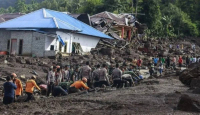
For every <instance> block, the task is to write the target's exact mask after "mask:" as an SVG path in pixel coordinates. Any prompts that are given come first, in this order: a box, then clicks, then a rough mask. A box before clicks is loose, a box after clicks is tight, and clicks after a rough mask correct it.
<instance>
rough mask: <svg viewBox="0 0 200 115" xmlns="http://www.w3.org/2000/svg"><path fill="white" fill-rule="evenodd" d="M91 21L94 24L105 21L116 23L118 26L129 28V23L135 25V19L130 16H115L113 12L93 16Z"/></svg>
mask: <svg viewBox="0 0 200 115" xmlns="http://www.w3.org/2000/svg"><path fill="white" fill-rule="evenodd" d="M90 18H91V21H92V22H94V23H98V22H99V21H100V20H102V19H105V20H106V21H107V23H112V22H113V21H114V23H116V25H126V26H129V22H132V23H134V21H135V17H134V16H132V15H130V14H114V13H111V12H107V11H104V12H101V13H98V14H95V15H92V16H91V17H90Z"/></svg>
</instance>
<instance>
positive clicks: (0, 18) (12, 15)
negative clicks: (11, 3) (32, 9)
mask: <svg viewBox="0 0 200 115" xmlns="http://www.w3.org/2000/svg"><path fill="white" fill-rule="evenodd" d="M23 15H24V14H23V13H10V14H0V23H2V22H5V21H8V20H11V19H14V18H17V17H19V16H23Z"/></svg>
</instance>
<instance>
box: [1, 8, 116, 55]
mask: <svg viewBox="0 0 200 115" xmlns="http://www.w3.org/2000/svg"><path fill="white" fill-rule="evenodd" d="M101 38H103V39H113V38H112V37H110V36H108V35H105V34H103V33H102V32H100V31H98V30H96V29H94V28H93V27H91V26H89V25H87V24H85V23H83V22H81V21H79V20H77V19H75V18H73V17H71V16H69V15H68V14H66V13H62V12H57V11H53V10H48V9H40V10H37V11H34V12H31V13H29V14H26V15H23V16H20V17H18V18H15V19H12V20H9V21H6V22H3V23H1V24H0V51H7V52H8V53H10V54H16V55H28V56H31V55H34V56H38V57H48V56H55V55H56V54H57V53H58V52H61V53H80V52H90V50H91V49H92V48H95V47H96V45H97V44H98V42H99V40H100V39H101Z"/></svg>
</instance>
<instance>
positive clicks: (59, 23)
mask: <svg viewBox="0 0 200 115" xmlns="http://www.w3.org/2000/svg"><path fill="white" fill-rule="evenodd" d="M0 28H4V29H19V28H20V29H48V28H52V29H64V30H70V31H77V33H80V34H85V35H91V36H96V37H100V38H107V39H113V38H112V37H110V36H108V35H105V34H104V33H102V32H100V31H98V30H96V29H95V28H93V27H91V26H89V25H87V24H85V23H83V22H81V21H79V20H77V19H75V18H73V17H71V16H69V15H68V14H66V13H62V12H58V11H53V10H48V9H44V8H43V9H40V10H37V11H34V12H31V13H29V14H26V15H23V16H21V17H18V18H15V19H12V20H9V21H6V22H3V23H1V24H0Z"/></svg>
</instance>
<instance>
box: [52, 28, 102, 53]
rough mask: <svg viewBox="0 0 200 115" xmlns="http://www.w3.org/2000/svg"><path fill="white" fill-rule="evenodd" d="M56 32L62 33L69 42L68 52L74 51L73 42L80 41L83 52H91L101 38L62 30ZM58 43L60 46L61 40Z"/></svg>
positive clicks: (65, 40) (63, 37)
mask: <svg viewBox="0 0 200 115" xmlns="http://www.w3.org/2000/svg"><path fill="white" fill-rule="evenodd" d="M56 33H57V35H60V37H61V38H62V39H63V41H64V42H67V47H68V48H67V53H70V52H71V51H72V43H73V42H76V43H80V45H81V47H82V49H83V52H90V51H91V48H95V47H96V45H97V44H98V42H99V40H100V38H98V37H93V36H88V35H82V34H77V33H65V32H61V31H57V32H56ZM70 38H71V39H70ZM57 45H58V48H59V42H58V43H57ZM62 52H64V47H62Z"/></svg>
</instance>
